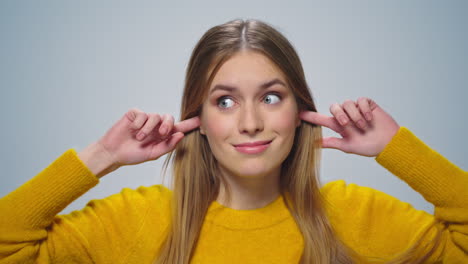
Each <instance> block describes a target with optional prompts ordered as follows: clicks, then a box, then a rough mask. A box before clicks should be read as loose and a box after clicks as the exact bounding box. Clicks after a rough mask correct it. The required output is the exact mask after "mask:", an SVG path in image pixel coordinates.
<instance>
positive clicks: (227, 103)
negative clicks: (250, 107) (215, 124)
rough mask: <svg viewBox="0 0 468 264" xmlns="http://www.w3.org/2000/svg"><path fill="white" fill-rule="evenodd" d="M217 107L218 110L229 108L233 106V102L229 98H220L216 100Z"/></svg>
mask: <svg viewBox="0 0 468 264" xmlns="http://www.w3.org/2000/svg"><path fill="white" fill-rule="evenodd" d="M218 106H219V107H220V108H230V107H232V106H234V100H232V99H231V98H229V97H221V98H219V99H218Z"/></svg>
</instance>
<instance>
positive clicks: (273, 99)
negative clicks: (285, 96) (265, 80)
mask: <svg viewBox="0 0 468 264" xmlns="http://www.w3.org/2000/svg"><path fill="white" fill-rule="evenodd" d="M280 100H281V98H280V97H279V96H278V95H276V94H267V95H266V96H265V97H264V98H263V102H265V103H266V104H276V103H278V102H279V101H280Z"/></svg>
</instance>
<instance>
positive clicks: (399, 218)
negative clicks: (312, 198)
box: [323, 127, 468, 263]
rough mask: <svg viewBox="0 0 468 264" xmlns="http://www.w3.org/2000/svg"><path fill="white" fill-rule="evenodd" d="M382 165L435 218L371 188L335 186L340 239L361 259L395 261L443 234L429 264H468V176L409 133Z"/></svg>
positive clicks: (333, 210)
mask: <svg viewBox="0 0 468 264" xmlns="http://www.w3.org/2000/svg"><path fill="white" fill-rule="evenodd" d="M376 161H377V162H378V163H379V164H381V165H382V166H383V167H384V168H386V169H388V170H389V171H390V172H392V173H393V174H394V175H396V176H397V177H399V178H400V179H401V180H403V181H405V182H406V183H407V184H408V185H409V186H411V187H412V188H413V189H414V190H415V191H417V192H419V193H420V194H421V195H422V196H423V197H424V198H425V199H426V200H427V201H428V202H430V203H432V204H433V205H434V206H435V212H434V215H431V214H428V213H426V212H424V211H421V210H416V209H415V208H414V207H412V206H411V205H410V204H408V203H405V202H402V201H399V200H398V199H396V198H394V197H392V196H390V195H387V194H385V193H382V192H380V191H377V190H374V189H371V188H368V187H361V186H357V185H355V184H349V185H347V184H346V183H345V182H344V181H336V182H331V183H329V184H327V185H326V186H324V188H323V191H324V192H323V193H324V194H325V195H324V196H325V198H326V200H327V201H328V202H329V203H328V209H327V212H328V213H329V215H330V219H331V222H332V225H333V226H334V228H335V230H336V232H337V234H338V236H339V237H341V239H342V240H343V241H344V242H345V243H346V244H348V245H349V246H350V247H351V248H353V249H354V250H356V251H357V252H358V253H359V254H361V255H364V256H367V257H377V258H380V259H387V260H389V259H392V258H394V257H396V256H397V255H398V254H399V253H402V252H404V251H405V250H407V249H409V248H410V247H411V246H413V245H415V244H418V245H419V246H420V247H421V248H422V247H424V245H431V243H433V241H434V239H435V237H436V236H437V234H438V233H440V232H438V230H442V233H441V237H440V244H439V246H438V247H437V249H436V251H435V252H434V253H433V254H432V256H431V258H430V259H429V262H428V263H433V262H435V261H442V263H468V255H467V254H468V196H467V194H468V192H467V190H468V174H467V172H465V171H463V170H462V169H460V168H458V167H457V166H455V165H454V164H452V163H451V162H450V161H448V160H447V159H445V158H444V157H443V156H441V155H440V154H439V153H437V152H436V151H434V150H432V149H431V148H430V147H428V146H427V145H426V144H424V143H423V142H422V141H421V140H419V139H418V138H417V137H416V136H415V135H414V134H413V133H411V132H410V131H409V130H408V129H407V128H405V127H401V128H400V130H399V131H398V133H397V134H396V135H395V136H394V137H393V138H392V140H391V142H390V143H389V144H388V145H387V146H386V147H385V149H384V150H383V151H382V152H381V153H380V154H379V155H378V156H377V157H376ZM436 220H437V221H436Z"/></svg>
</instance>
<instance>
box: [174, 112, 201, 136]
mask: <svg viewBox="0 0 468 264" xmlns="http://www.w3.org/2000/svg"><path fill="white" fill-rule="evenodd" d="M199 126H200V118H199V117H198V116H195V117H192V118H189V119H185V120H183V121H180V122H178V123H177V124H175V125H174V131H176V132H183V133H186V132H189V131H190V130H193V129H195V128H197V127H199Z"/></svg>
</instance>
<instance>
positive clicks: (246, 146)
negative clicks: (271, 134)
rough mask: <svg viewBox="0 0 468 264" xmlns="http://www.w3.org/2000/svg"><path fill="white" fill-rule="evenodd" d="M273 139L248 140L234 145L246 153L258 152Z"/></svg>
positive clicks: (264, 148)
mask: <svg viewBox="0 0 468 264" xmlns="http://www.w3.org/2000/svg"><path fill="white" fill-rule="evenodd" d="M270 143H271V140H265V141H255V142H247V143H242V144H237V145H234V147H235V148H236V150H237V151H239V152H242V153H246V154H257V153H261V152H263V151H264V150H266V149H267V148H268V146H270Z"/></svg>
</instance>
